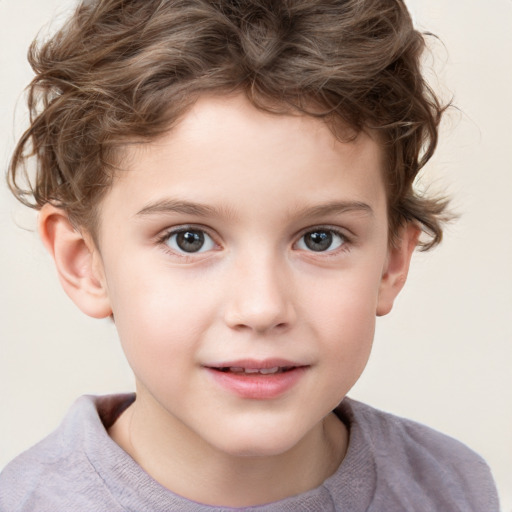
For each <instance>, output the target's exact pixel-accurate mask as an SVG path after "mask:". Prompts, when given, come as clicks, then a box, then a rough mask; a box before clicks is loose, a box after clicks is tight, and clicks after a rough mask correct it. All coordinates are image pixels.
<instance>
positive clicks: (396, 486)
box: [337, 399, 499, 512]
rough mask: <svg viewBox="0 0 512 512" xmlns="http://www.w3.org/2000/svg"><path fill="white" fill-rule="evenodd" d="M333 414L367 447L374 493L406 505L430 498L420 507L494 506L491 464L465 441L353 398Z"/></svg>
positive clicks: (474, 508) (472, 508) (470, 508)
mask: <svg viewBox="0 0 512 512" xmlns="http://www.w3.org/2000/svg"><path fill="white" fill-rule="evenodd" d="M337 412H338V414H339V415H340V416H342V417H343V416H345V421H348V423H350V425H351V429H355V430H356V431H358V433H359V437H360V438H361V439H364V442H365V443H366V444H367V445H368V446H369V447H370V450H371V452H372V457H373V460H374V464H375V469H376V473H377V478H376V482H377V483H376V496H378V491H379V489H381V490H382V491H383V492H384V490H385V493H386V494H390V493H396V494H397V495H400V496H402V497H404V498H402V499H404V503H407V499H410V500H411V503H412V502H413V501H412V500H416V499H418V498H420V497H421V498H422V499H425V500H430V502H431V503H432V506H431V508H428V507H425V508H424V509H422V510H467V511H483V510H485V511H487V512H491V511H494V510H496V511H497V510H498V508H499V506H498V498H497V493H496V488H495V485H494V481H493V479H492V476H491V472H490V470H489V467H488V466H487V464H486V463H485V461H484V460H483V459H482V458H481V457H480V456H479V455H478V454H476V453H475V452H474V451H472V450H471V449H469V448H468V447H467V446H465V445H464V444H463V443H461V442H459V441H457V440H455V439H453V438H451V437H449V436H446V435H444V434H441V433H440V432H438V431H436V430H434V429H431V428H429V427H426V426H425V425H422V424H420V423H417V422H414V421H411V420H407V419H404V418H400V417H398V416H395V415H393V414H389V413H386V412H383V411H379V410H377V409H375V408H373V407H370V406H368V405H365V404H362V403H360V402H357V401H355V400H350V399H345V400H344V401H343V403H342V405H341V406H340V408H339V409H338V410H337ZM408 497H410V498H408ZM427 502H428V501H427ZM415 510H416V508H415Z"/></svg>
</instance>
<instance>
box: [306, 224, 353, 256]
mask: <svg viewBox="0 0 512 512" xmlns="http://www.w3.org/2000/svg"><path fill="white" fill-rule="evenodd" d="M344 243H345V238H344V237H343V236H342V235H340V234H339V233H337V232H336V231H333V230H331V229H315V230H313V231H309V232H307V233H305V234H304V235H302V237H301V238H300V240H299V242H298V243H297V247H298V248H299V249H302V250H306V251H314V252H326V251H334V250H335V249H337V248H338V247H341V246H342V245H343V244H344Z"/></svg>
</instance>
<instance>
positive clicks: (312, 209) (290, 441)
mask: <svg viewBox="0 0 512 512" xmlns="http://www.w3.org/2000/svg"><path fill="white" fill-rule="evenodd" d="M423 45H424V42H423V38H422V36H421V35H420V34H419V33H418V32H416V31H415V30H414V29H413V28H412V25H411V22H410V18H409V15H408V13H407V11H406V9H405V6H404V5H403V4H402V3H401V2H400V1H399V0H345V1H339V0H323V1H320V0H293V1H292V0H289V1H286V0H283V1H281V2H271V1H270V0H251V1H247V2H240V1H237V0H187V1H185V0H168V1H165V0H158V1H156V0H139V1H137V0H132V1H127V0H100V1H98V0H88V1H84V2H83V3H82V4H81V5H80V6H79V7H78V9H77V11H76V12H75V14H74V15H73V17H72V18H71V19H70V20H69V21H68V23H67V24H66V26H65V27H64V28H63V29H62V30H61V31H59V33H57V34H56V35H55V36H54V37H53V38H52V39H51V40H50V41H49V42H47V43H46V44H44V45H43V46H41V47H39V48H37V47H33V48H32V51H31V63H32V65H33V67H34V69H35V71H36V78H35V79H34V81H33V83H32V85H31V88H30V90H29V107H30V109H31V112H32V122H31V125H30V127H29V129H28V130H27V132H26V133H25V134H24V136H23V137H22V139H21V140H20V142H19V144H18V146H17V148H16V150H15V153H14V155H13V159H12V164H11V168H10V183H11V188H12V189H13V191H14V193H15V194H16V195H17V197H18V198H19V199H20V200H21V201H22V202H24V203H25V204H27V205H29V206H33V207H36V208H38V209H39V210H40V216H39V229H40V234H41V237H42V240H43V242H44V244H45V246H46V247H47V249H48V250H49V251H50V253H51V254H52V256H53V257H54V259H55V263H56V267H57V271H58V274H59V277H60V280H61V283H62V286H63V287H64V289H65V291H66V292H67V293H68V295H69V296H70V297H71V298H72V300H73V301H74V302H75V303H76V304H77V306H78V307H79V308H80V309H81V310H82V311H83V312H85V313H86V314H88V315H90V316H93V317H97V318H103V317H109V316H111V317H112V319H113V321H114V322H115V325H116V328H117V330H118V332H119V336H120V340H121V344H122V346H123V349H124V351H125V353H126V356H127V358H128V361H129V363H130V365H131V367H132V369H133V371H134V374H135V379H136V390H137V392H136V395H123V396H119V395H117V396H107V397H83V398H81V399H79V400H78V401H77V402H76V404H75V405H74V406H73V408H72V409H71V411H70V412H69V415H68V416H67V417H66V419H65V420H64V422H63V423H62V425H61V426H60V427H59V429H58V430H57V431H56V432H54V433H53V434H52V435H51V436H49V437H48V438H47V439H45V440H44V441H42V442H41V443H40V444H38V445H37V446H36V447H34V448H32V449H31V450H29V451H28V452H26V453H25V454H22V455H21V456H20V457H19V458H17V459H16V460H15V461H13V462H12V463H11V464H10V465H9V466H8V467H7V468H6V469H5V471H4V472H3V473H2V475H1V476H0V510H2V511H4V510H5V511H9V512H10V511H18V510H23V511H29V510H30V511H45V510H47V511H67V510H70V511H71V510H72V511H92V510H94V511H109V512H115V511H121V510H136V511H142V510H148V511H150V510H151V511H159V510H161V511H164V510H165V511H169V510H179V511H199V510H212V511H213V510H227V509H232V508H233V507H234V508H244V507H251V508H253V509H254V510H262V511H280V510H290V511H300V510H304V511H312V510H347V511H356V510H357V511H358V510H372V511H395V510H418V511H427V510H436V511H438V510H448V511H451V510H464V511H466V510H474V511H494V510H498V504H497V497H496V491H495V489H494V484H493V482H492V478H491V476H490V473H489V470H488V468H487V466H486V465H485V463H484V462H483V461H482V460H481V459H480V458H479V457H478V456H477V455H475V454H474V453H472V452H471V451H470V450H469V449H467V448H466V447H464V446H463V445H461V444H459V443H458V442H456V441H454V440H452V439H449V438H447V437H444V436H442V435H441V434H438V433H436V432H434V431H432V430H429V429H427V428H426V427H423V426H421V425H418V424H416V423H413V422H410V421H407V420H403V419H400V418H397V417H394V416H390V415H388V414H385V413H382V412H379V411H376V410H374V409H372V408H370V407H368V406H366V405H363V404H361V403H358V402H355V401H353V400H350V399H348V398H346V394H347V393H348V391H349V390H350V388H351V387H352V386H353V385H354V383H355V382H356V381H357V379H358V378H359V376H360V374H361V372H362V370H363V368H364V366H365V364H366V362H367V359H368V357H369V352H370V348H371V344H372V339H373V332H374V326H375V316H376V315H385V314H387V313H388V312H389V311H390V310H391V308H392V305H393V301H394V299H395V297H396V296H397V294H398V293H399V292H400V290H401V288H402V286H403V285H404V283H405V280H406V276H407V271H408V266H409V261H410V258H411V255H412V252H413V250H414V248H415V247H416V246H417V245H418V244H420V246H421V247H422V248H424V249H428V248H431V247H433V246H434V245H436V244H437V243H439V242H440V240H441V236H442V228H441V220H442V218H443V216H444V215H445V213H444V212H445V207H446V203H445V202H444V201H443V200H440V199H436V198H426V197H420V196H418V195H417V194H415V192H414V190H413V186H412V184H413V181H414V178H415V177H416V175H417V173H418V171H419V170H420V168H421V167H422V166H423V165H424V164H425V163H426V162H427V161H428V159H429V158H430V156H431V155H432V153H433V151H434V148H435V146H436V142H437V127H438V124H439V121H440V116H441V114H442V111H443V107H442V106H441V105H440V103H439V101H438V100H437V99H436V97H435V96H434V95H433V93H432V92H431V91H430V90H429V89H428V87H427V86H426V84H425V83H424V81H423V79H422V77H421V74H420V70H419V58H420V55H421V51H422V49H423ZM30 156H35V157H36V160H37V173H36V176H35V177H32V179H30V180H29V183H24V182H23V178H24V177H25V174H24V171H23V169H24V163H25V162H26V160H27V159H28V158H29V157H30ZM420 232H423V234H424V236H423V238H422V239H421V240H419V236H420Z"/></svg>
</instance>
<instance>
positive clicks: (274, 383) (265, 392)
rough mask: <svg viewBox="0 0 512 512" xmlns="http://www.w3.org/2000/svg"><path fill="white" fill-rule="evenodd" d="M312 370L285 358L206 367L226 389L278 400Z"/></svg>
mask: <svg viewBox="0 0 512 512" xmlns="http://www.w3.org/2000/svg"><path fill="white" fill-rule="evenodd" d="M309 367H310V365H303V364H300V363H296V362H292V361H285V360H283V359H267V360H263V361H255V360H238V361H230V362H222V363H220V362H219V363H215V364H209V365H206V366H204V368H205V369H206V370H208V372H209V374H210V376H211V377H212V378H213V381H214V382H216V383H217V384H219V385H220V386H221V387H222V388H223V389H225V390H227V391H228V392H230V393H234V394H235V395H237V396H239V397H241V398H244V399H256V400H268V399H275V398H278V397H280V396H283V395H284V394H286V393H288V392H290V391H291V390H292V389H293V388H294V387H295V386H296V385H298V383H299V382H301V381H302V379H303V378H304V376H305V374H306V370H307V369H308V368H309Z"/></svg>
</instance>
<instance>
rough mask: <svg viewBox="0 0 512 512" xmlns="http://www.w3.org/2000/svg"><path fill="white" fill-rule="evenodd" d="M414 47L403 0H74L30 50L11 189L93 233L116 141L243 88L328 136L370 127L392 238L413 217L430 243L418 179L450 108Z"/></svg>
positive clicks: (436, 233)
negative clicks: (318, 122)
mask: <svg viewBox="0 0 512 512" xmlns="http://www.w3.org/2000/svg"><path fill="white" fill-rule="evenodd" d="M424 48H425V37H424V36H423V35H422V34H421V33H420V32H418V31H417V30H415V29H414V27H413V25H412V22H411V18H410V16H409V13H408V11H407V9H406V7H405V5H404V3H403V1H402V0H281V1H279V2H274V1H273V0H243V1H242V0H84V1H82V2H81V4H80V5H79V6H78V7H77V9H76V11H75V12H74V14H73V15H72V16H71V17H70V19H69V20H68V21H67V23H66V24H65V25H64V26H63V28H61V29H60V30H59V31H58V32H57V33H56V34H54V35H53V36H52V37H51V38H49V39H48V40H46V41H43V42H41V43H39V42H38V41H37V40H36V41H34V42H33V43H32V45H31V47H30V50H29V62H30V64H31V65H32V68H33V69H34V71H35V78H34V79H33V80H32V82H31V84H30V85H29V87H28V107H29V111H30V126H29V128H28V129H27V130H26V131H25V133H24V134H23V135H22V137H21V138H20V140H19V142H18V144H17V146H16V148H15V150H14V153H13V156H12V159H11V163H10V167H9V171H8V181H9V186H10V188H11V190H12V191H13V193H14V194H15V195H16V197H17V198H18V199H19V200H20V201H21V202H23V203H24V204H26V205H28V206H31V207H34V208H41V207H42V206H43V205H44V204H45V203H48V202H50V203H53V204H55V205H57V206H59V207H61V208H63V209H65V210H66V212H67V213H68V215H69V218H70V220H71V221H72V222H73V223H74V224H75V225H77V226H81V227H85V228H87V229H88V230H90V231H91V232H94V230H95V229H96V227H97V223H98V219H97V210H98V208H97V206H98V204H99V202H100V201H101V199H102V197H104V194H105V193H106V191H108V189H109V186H110V185H111V184H112V181H113V179H114V175H115V164H116V161H118V160H119V155H120V154H122V153H120V152H122V147H123V144H126V143H127V142H128V141H132V142H133V141H137V142H144V141H148V140H152V139H153V138H155V137H157V136H158V135H161V134H163V133H165V132H166V131H168V130H169V129H170V128H171V127H172V126H173V125H175V124H176V123H177V122H178V121H179V120H180V118H181V117H182V116H183V115H184V114H185V113H186V112H187V110H188V109H189V108H190V107H191V105H192V104H193V102H194V101H195V100H196V99H197V98H198V97H199V96H200V95H201V94H204V93H212V92H214V93H219V94H226V93H230V92H235V91H243V92H244V93H245V94H246V95H247V97H248V99H249V100H250V101H251V102H252V103H253V104H254V105H255V106H256V107H257V108H260V109H263V110H266V111H271V112H276V113H278V114H286V113H289V112H291V111H294V112H299V113H304V114H306V115H311V116H315V117H318V118H321V119H324V120H325V121H326V122H327V123H328V124H329V126H331V127H332V129H333V132H334V133H336V132H337V130H336V126H338V127H339V126H340V122H341V125H342V126H345V127H347V126H348V127H349V128H350V129H351V131H352V133H353V134H354V136H357V134H358V133H360V132H361V131H362V130H373V131H375V132H376V133H377V134H378V140H379V141H380V143H381V144H382V145H383V151H384V155H385V169H384V170H383V172H384V173H385V182H386V185H387V198H388V214H389V230H390V239H391V242H393V241H394V240H396V236H397V234H398V232H399V230H400V228H401V226H403V225H405V224H406V223H409V222H415V223H417V224H418V225H419V226H420V227H421V228H422V230H423V231H424V233H425V234H426V235H427V239H426V240H424V241H423V242H422V248H423V249H428V248H430V247H432V246H434V245H436V244H437V243H439V242H440V241H441V238H442V222H443V219H444V216H445V210H446V206H447V201H446V200H445V199H443V198H435V197H426V196H425V195H422V194H419V193H418V192H417V191H416V190H415V188H414V181H415V178H416V176H417V174H418V172H419V171H420V169H421V168H422V167H423V166H424V165H425V163H426V162H427V161H428V160H429V158H430V157H431V156H432V154H433V152H434V149H435V147H436V144H437V139H438V126H439V122H440V119H441V116H442V113H443V111H444V110H445V108H446V106H443V105H442V104H441V102H440V100H439V99H438V98H437V97H436V95H435V94H434V93H433V91H432V90H431V88H430V87H429V86H428V84H427V83H426V81H425V80H424V77H423V76H422V73H421V62H420V60H421V55H422V53H423V50H424ZM33 157H35V159H36V162H37V165H36V170H35V173H34V174H32V173H31V172H29V171H28V165H27V162H28V161H29V160H30V159H32V158H33Z"/></svg>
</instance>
